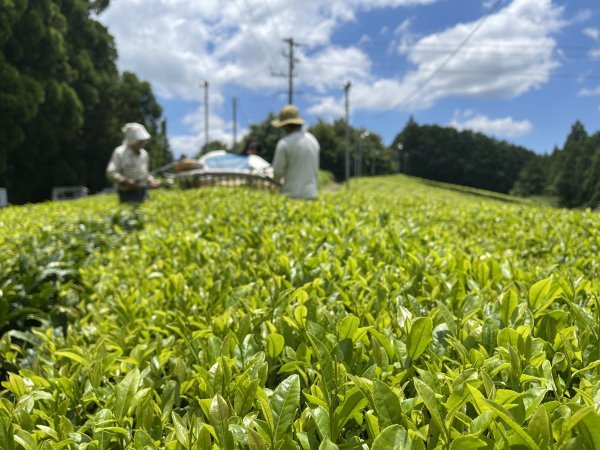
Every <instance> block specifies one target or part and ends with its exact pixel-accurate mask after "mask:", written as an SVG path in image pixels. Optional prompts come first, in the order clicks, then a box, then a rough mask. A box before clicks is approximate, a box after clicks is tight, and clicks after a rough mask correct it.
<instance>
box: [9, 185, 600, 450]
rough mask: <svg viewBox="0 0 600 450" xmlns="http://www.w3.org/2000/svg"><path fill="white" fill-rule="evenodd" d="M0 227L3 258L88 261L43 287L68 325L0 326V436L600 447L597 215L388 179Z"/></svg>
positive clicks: (20, 215)
mask: <svg viewBox="0 0 600 450" xmlns="http://www.w3.org/2000/svg"><path fill="white" fill-rule="evenodd" d="M140 220H141V222H140ZM0 222H2V224H1V225H2V227H3V229H5V230H7V232H6V233H4V235H3V236H2V237H1V238H0V239H2V240H3V241H2V246H3V249H6V250H7V251H6V252H4V253H3V256H2V259H1V261H2V263H5V262H6V261H12V260H11V259H10V258H11V256H10V254H11V252H12V254H13V256H14V255H15V254H16V252H21V253H22V254H28V255H29V256H30V257H32V258H34V259H35V260H38V261H40V260H42V261H45V260H44V259H43V258H42V259H37V258H41V257H40V256H39V255H37V253H36V252H37V251H44V249H46V248H48V246H50V248H57V249H60V248H63V251H64V255H68V257H69V258H70V257H72V255H73V254H78V255H79V260H78V265H79V266H80V267H81V268H80V269H79V270H77V271H76V274H75V275H73V276H72V277H71V278H69V279H61V280H62V281H61V280H58V281H57V282H56V283H54V284H49V286H50V287H52V288H54V289H55V293H54V294H53V295H52V296H50V297H49V298H51V300H52V301H53V302H59V303H60V306H61V308H62V309H63V311H64V312H65V314H66V316H67V317H69V318H71V324H70V325H69V327H68V329H67V330H66V332H65V328H64V327H58V328H56V327H55V326H53V325H52V324H51V322H47V323H45V322H44V323H42V326H41V327H38V328H36V329H34V330H33V331H22V330H13V331H9V332H6V333H5V334H4V335H3V336H2V338H1V340H0V355H1V357H2V360H3V366H4V367H7V369H6V372H5V373H4V380H3V381H2V387H3V389H2V391H1V392H0V442H2V448H7V449H13V448H15V449H20V448H26V449H29V448H32V449H35V448H40V449H42V448H43V449H51V448H73V449H86V448H87V449H122V448H168V449H190V448H192V449H194V448H195V449H209V448H222V449H253V450H254V449H268V448H273V449H275V448H280V449H288V448H289V449H296V448H301V449H336V448H340V449H366V448H371V449H375V450H377V449H410V448H414V449H426V448H427V449H429V448H443V449H467V448H469V449H477V448H483V449H503V448H529V449H549V448H573V449H581V448H590V449H592V448H598V447H600V415H599V414H598V411H599V408H600V384H599V380H600V373H599V369H598V366H599V365H600V362H599V360H600V328H599V323H600V322H599V320H598V314H599V313H598V301H599V292H600V286H599V281H598V280H600V262H599V261H598V258H597V255H598V254H599V253H600V248H599V247H600V232H599V230H600V218H599V216H598V215H597V214H593V213H591V212H588V211H586V212H578V211H561V210H555V209H539V208H534V207H531V206H528V205H520V204H509V203H502V202H498V201H484V200H482V199H481V197H474V196H469V195H466V194H457V193H453V192H450V191H447V190H443V189H439V188H434V187H431V186H424V185H422V184H420V183H418V182H417V181H414V180H409V179H405V178H400V177H393V178H381V179H370V180H358V181H357V180H353V181H352V186H351V190H350V193H347V192H346V191H345V189H343V190H340V191H338V192H336V193H327V194H323V195H322V197H321V199H320V200H318V201H316V202H311V203H305V202H297V201H290V200H287V199H285V198H283V197H280V196H276V195H273V194H269V193H266V192H259V191H251V190H236V189H229V190H228V189H218V188H217V189H204V190H196V191H187V192H181V191H170V192H156V193H154V196H153V198H152V199H151V200H150V201H148V202H147V203H145V204H144V205H143V206H142V209H141V211H140V212H139V215H138V216H134V215H132V213H131V212H128V211H126V210H118V208H117V206H116V202H115V199H114V198H113V197H111V196H109V197H97V198H93V199H92V198H90V199H86V200H83V201H77V202H73V203H68V204H66V203H63V204H50V203H48V204H43V205H37V206H28V207H25V208H9V209H6V210H4V211H1V212H0ZM82 224H83V225H82ZM82 226H83V229H82ZM102 229H103V230H104V231H103V232H102V231H100V230H102ZM76 230H80V231H79V232H80V233H82V235H83V234H85V231H82V230H93V232H91V233H90V234H89V235H88V236H89V239H87V243H88V244H89V247H87V248H86V249H85V252H83V251H79V250H78V252H71V251H70V250H68V249H69V246H68V243H69V242H70V241H69V239H68V237H67V236H72V237H74V238H76V237H78V235H77V231H76ZM82 235H81V236H82ZM75 241H77V242H78V244H77V245H81V243H80V242H79V238H78V239H75ZM53 242H54V243H55V245H54V246H52V243H53ZM73 244H74V243H73ZM77 245H76V246H75V248H76V249H78V248H79V247H77ZM40 249H41V250H40ZM57 251H58V250H57ZM5 255H6V256H5ZM57 261H58V262H59V263H61V264H66V265H67V266H69V264H70V263H69V261H65V260H63V259H60V258H58V259H57ZM8 267H12V266H8ZM69 267H72V266H69ZM11 273H12V274H13V275H12V276H11V277H10V278H8V279H3V280H2V283H3V284H2V286H0V289H2V291H1V292H0V301H2V302H6V298H7V294H6V293H7V292H9V293H10V292H12V291H10V289H6V286H7V285H8V286H11V285H12V284H15V283H19V282H20V281H22V280H19V276H20V275H19V272H18V271H13V272H11ZM11 283H12V284H11ZM50 287H48V289H50ZM9 295H10V294H9ZM40 298H41V297H40ZM67 299H68V301H66V300H67ZM13 300H14V301H15V302H16V301H17V297H13ZM13 304H16V303H13Z"/></svg>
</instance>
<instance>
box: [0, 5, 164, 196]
mask: <svg viewBox="0 0 600 450" xmlns="http://www.w3.org/2000/svg"><path fill="white" fill-rule="evenodd" d="M1 4H2V8H0V50H1V51H0V186H3V187H6V188H7V190H8V200H9V202H10V203H14V204H20V203H25V202H37V201H42V200H45V199H48V198H49V197H50V193H51V189H52V187H53V186H73V185H85V186H87V187H88V188H89V189H90V190H91V191H92V192H95V191H98V190H100V189H102V188H103V187H105V186H106V185H107V182H106V178H105V175H104V169H105V167H106V164H107V161H108V160H109V158H110V154H111V152H112V150H113V149H114V147H115V146H116V145H118V144H119V143H120V142H121V140H122V133H121V131H120V128H121V126H122V125H123V124H124V123H126V122H140V123H142V124H144V125H145V126H146V128H147V129H148V131H150V133H151V134H152V135H153V136H154V138H153V140H152V141H151V142H150V143H149V145H148V147H147V149H148V151H149V153H150V157H151V160H152V163H153V165H161V164H163V163H165V162H168V161H169V160H171V159H172V155H171V152H170V149H169V145H168V141H167V139H166V123H165V121H164V120H161V117H162V108H161V106H160V105H159V104H158V103H157V101H156V99H155V97H154V94H153V92H152V88H151V86H150V84H149V83H148V82H145V81H142V80H140V79H138V77H137V76H136V75H135V74H133V73H130V72H123V73H119V71H118V69H117V66H116V60H117V51H116V48H115V43H114V39H113V37H112V36H111V35H110V34H109V33H108V30H107V29H106V28H105V27H104V26H103V25H102V24H100V23H99V22H98V21H96V20H94V19H93V14H98V13H100V12H102V11H103V10H104V9H105V8H106V7H108V5H109V0H12V1H8V2H6V1H3V2H1Z"/></svg>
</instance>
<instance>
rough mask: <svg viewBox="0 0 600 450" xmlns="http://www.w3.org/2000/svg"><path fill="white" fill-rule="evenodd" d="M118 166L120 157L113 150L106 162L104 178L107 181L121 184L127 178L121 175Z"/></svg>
mask: <svg viewBox="0 0 600 450" xmlns="http://www.w3.org/2000/svg"><path fill="white" fill-rule="evenodd" d="M119 166H120V158H119V155H118V153H117V151H116V150H115V151H114V152H113V154H112V156H111V158H110V161H109V162H108V166H107V167H106V178H108V180H109V181H111V182H113V183H117V184H123V183H125V181H127V179H126V178H125V177H124V176H123V174H122V173H121V172H120V169H119Z"/></svg>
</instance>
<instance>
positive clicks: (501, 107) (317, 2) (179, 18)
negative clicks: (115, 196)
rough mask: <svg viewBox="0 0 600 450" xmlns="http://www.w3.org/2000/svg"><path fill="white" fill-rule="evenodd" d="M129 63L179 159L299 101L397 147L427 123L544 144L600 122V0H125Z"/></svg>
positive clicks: (116, 14) (122, 33) (119, 26)
mask: <svg viewBox="0 0 600 450" xmlns="http://www.w3.org/2000/svg"><path fill="white" fill-rule="evenodd" d="M99 20H100V21H101V22H102V23H104V24H105V25H106V26H107V27H108V29H109V31H110V33H111V34H112V35H113V36H114V37H115V40H116V45H117V50H118V52H119V60H118V64H119V67H120V68H121V69H122V70H131V71H133V72H135V73H136V74H138V76H139V77H141V78H142V79H144V80H147V81H149V82H150V83H151V84H152V86H153V89H154V92H155V94H156V96H157V97H158V101H159V103H160V104H161V105H162V106H163V108H164V116H165V117H166V118H167V121H168V133H169V139H170V142H171V146H172V148H173V150H174V153H175V155H176V156H179V155H181V154H187V155H192V154H195V153H196V152H197V150H198V149H199V148H200V147H201V146H202V145H203V144H204V141H205V127H204V124H205V120H204V117H205V109H204V108H205V105H204V88H202V87H200V83H201V81H203V80H207V81H208V82H209V89H208V94H209V109H208V111H209V137H210V140H214V139H219V140H221V141H222V142H224V143H226V144H227V145H231V143H232V141H233V105H232V103H233V98H236V101H237V105H238V108H237V139H238V141H239V140H240V139H242V138H243V136H244V134H245V133H247V130H248V126H249V125H250V124H252V123H258V122H261V121H263V120H264V119H265V118H266V116H267V114H268V113H269V112H273V113H277V112H278V111H279V109H280V108H281V107H282V106H284V105H285V104H286V103H287V99H288V94H287V79H286V78H284V77H277V76H274V75H273V74H274V73H287V59H286V58H285V56H284V55H283V53H284V52H285V51H286V50H287V48H288V47H287V44H286V43H285V42H284V39H287V38H293V39H294V41H295V42H297V43H298V44H300V45H299V46H298V47H295V53H296V56H297V62H296V70H295V78H294V91H295V92H294V103H295V104H296V105H297V106H298V107H299V108H300V111H301V114H302V116H303V117H304V118H305V119H306V121H307V123H308V124H309V125H310V124H313V123H316V121H317V119H318V118H321V119H323V120H325V121H332V120H335V119H338V118H342V117H343V116H344V92H343V89H342V85H343V83H344V82H345V81H346V80H350V81H351V83H352V87H351V88H350V91H349V104H350V122H351V124H352V125H353V126H354V127H357V128H365V129H367V130H369V131H371V132H374V133H377V134H379V135H381V137H382V138H383V142H384V143H385V144H386V145H387V144H390V143H391V141H392V140H393V139H394V137H395V136H396V134H397V133H398V132H400V131H401V130H402V128H403V127H404V125H405V124H406V122H407V120H408V119H409V117H410V116H411V115H412V116H413V117H414V118H415V120H416V121H417V122H418V123H420V124H436V125H441V126H453V127H456V128H457V129H471V130H474V131H480V132H483V133H485V134H487V135H490V136H493V137H496V138H497V139H502V140H506V141H508V142H511V143H514V144H517V145H522V146H524V147H527V148H529V149H531V150H534V151H536V152H538V153H547V152H551V151H552V149H553V148H554V146H559V147H560V146H562V145H563V143H564V140H565V138H566V137H567V135H568V133H569V131H570V129H571V126H572V125H573V123H574V122H575V120H580V121H581V122H582V123H583V124H584V126H585V127H586V129H587V130H588V132H589V133H593V132H596V131H598V130H599V129H600V70H599V69H600V2H598V0H577V1H573V0H302V1H299V0H202V1H199V0H197V1H190V0H112V2H111V5H110V7H109V8H108V9H107V10H106V11H105V12H104V13H103V14H102V15H100V16H99Z"/></svg>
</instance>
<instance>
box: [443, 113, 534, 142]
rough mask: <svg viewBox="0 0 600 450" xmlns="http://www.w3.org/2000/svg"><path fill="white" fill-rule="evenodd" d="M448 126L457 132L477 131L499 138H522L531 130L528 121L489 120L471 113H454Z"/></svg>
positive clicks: (507, 118)
mask: <svg viewBox="0 0 600 450" xmlns="http://www.w3.org/2000/svg"><path fill="white" fill-rule="evenodd" d="M448 125H449V126H451V127H454V128H456V129H458V130H472V131H478V132H481V133H484V134H487V135H491V136H496V137H499V138H500V137H502V138H514V137H518V136H524V135H526V134H529V133H530V132H531V131H532V129H533V125H532V124H531V122H529V121H528V120H515V119H513V118H512V117H502V118H498V119H491V118H489V117H486V116H484V115H482V114H477V113H475V112H473V111H456V112H455V113H454V118H453V119H452V120H451V121H450V123H449V124H448Z"/></svg>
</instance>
